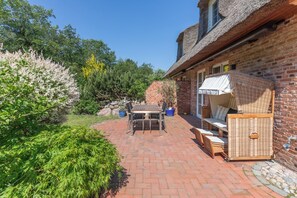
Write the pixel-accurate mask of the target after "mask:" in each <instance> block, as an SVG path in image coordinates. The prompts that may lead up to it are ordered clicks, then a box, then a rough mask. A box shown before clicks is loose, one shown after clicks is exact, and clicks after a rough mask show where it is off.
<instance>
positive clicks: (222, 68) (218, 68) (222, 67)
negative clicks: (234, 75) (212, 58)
mask: <svg viewBox="0 0 297 198" xmlns="http://www.w3.org/2000/svg"><path fill="white" fill-rule="evenodd" d="M229 70H230V65H229V61H226V62H223V63H219V64H216V65H214V66H212V73H213V74H218V73H222V72H227V71H229Z"/></svg>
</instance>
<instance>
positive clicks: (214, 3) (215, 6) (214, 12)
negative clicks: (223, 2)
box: [208, 0, 221, 31]
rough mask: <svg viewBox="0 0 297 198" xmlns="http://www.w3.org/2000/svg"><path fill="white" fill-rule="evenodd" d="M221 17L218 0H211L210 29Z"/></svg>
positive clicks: (209, 12) (209, 7)
mask: <svg viewBox="0 0 297 198" xmlns="http://www.w3.org/2000/svg"><path fill="white" fill-rule="evenodd" d="M220 19H221V17H220V13H219V3H218V0H210V1H209V4H208V31H210V30H211V29H212V28H213V27H214V26H215V25H216V24H217V23H218V22H219V21H220Z"/></svg>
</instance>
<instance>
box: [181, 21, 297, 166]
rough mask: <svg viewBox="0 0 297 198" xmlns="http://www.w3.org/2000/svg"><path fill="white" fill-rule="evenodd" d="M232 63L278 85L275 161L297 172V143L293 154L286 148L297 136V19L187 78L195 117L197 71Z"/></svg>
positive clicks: (293, 146)
mask: <svg viewBox="0 0 297 198" xmlns="http://www.w3.org/2000/svg"><path fill="white" fill-rule="evenodd" d="M225 61H229V64H236V70H237V71H240V72H244V73H248V74H251V75H255V76H259V77H263V78H267V79H270V80H272V81H274V82H275V90H276V97H275V114H274V116H275V119H274V131H273V135H274V137H273V143H274V144H273V147H274V152H275V159H276V160H277V161H278V162H280V163H282V164H283V165H285V166H287V167H288V168H291V169H293V170H295V171H297V150H295V148H297V141H292V146H291V149H290V151H289V152H288V151H285V150H284V149H283V147H282V145H283V144H284V143H286V142H287V140H288V137H289V136H291V135H297V15H295V16H293V17H291V18H290V19H288V20H286V21H284V22H283V23H282V24H280V25H279V26H278V27H277V30H276V31H273V32H269V33H267V34H266V35H264V36H263V37H261V38H260V39H259V40H257V41H255V42H253V43H250V44H245V45H243V46H241V47H239V48H237V49H234V50H232V51H230V52H228V53H224V54H223V55H221V56H219V57H217V58H216V59H215V60H213V61H211V62H207V63H204V64H203V65H200V66H198V67H196V68H195V69H193V70H191V71H188V72H187V73H186V74H185V75H187V76H190V82H191V83H190V85H189V86H188V87H189V88H190V89H191V91H190V92H191V93H190V94H191V102H190V104H191V107H190V111H191V114H192V115H196V100H197V71H199V70H201V69H203V68H204V69H206V73H207V74H209V73H210V72H209V71H211V69H210V68H211V67H212V66H213V65H215V64H217V63H221V62H225Z"/></svg>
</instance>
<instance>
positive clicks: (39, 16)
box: [0, 0, 58, 54]
mask: <svg viewBox="0 0 297 198" xmlns="http://www.w3.org/2000/svg"><path fill="white" fill-rule="evenodd" d="M0 6H1V11H2V13H1V17H0V39H1V40H2V41H3V43H4V49H6V50H9V51H11V52H12V51H17V50H19V49H25V50H28V49H29V48H34V49H35V50H36V51H38V52H39V53H41V52H43V53H45V54H47V52H48V51H50V50H51V48H52V47H54V46H52V45H51V40H52V37H53V36H54V35H55V34H56V32H57V30H58V28H57V27H55V26H52V25H51V23H50V20H49V19H50V18H51V17H54V15H53V12H52V10H46V9H44V8H43V7H40V6H31V5H30V4H29V3H28V2H27V1H25V0H2V1H1V4H0Z"/></svg>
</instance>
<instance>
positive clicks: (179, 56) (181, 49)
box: [176, 40, 184, 61]
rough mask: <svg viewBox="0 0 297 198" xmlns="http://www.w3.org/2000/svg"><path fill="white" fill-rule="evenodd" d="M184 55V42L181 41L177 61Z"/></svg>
mask: <svg viewBox="0 0 297 198" xmlns="http://www.w3.org/2000/svg"><path fill="white" fill-rule="evenodd" d="M183 55H184V49H183V40H180V41H179V42H178V48H177V58H176V60H177V61H178V60H179V59H180V58H181V57H182V56H183Z"/></svg>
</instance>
